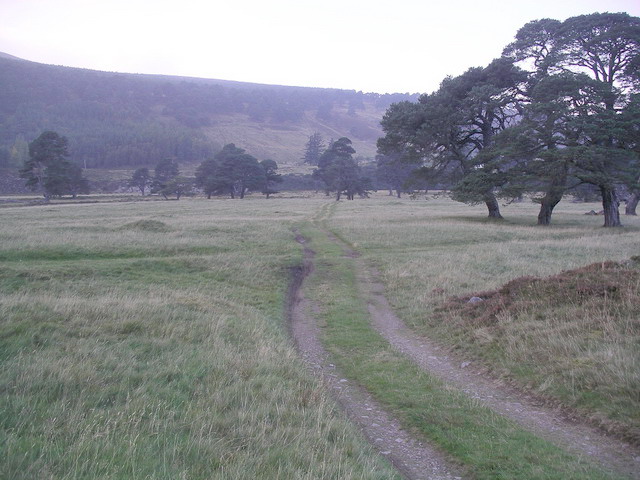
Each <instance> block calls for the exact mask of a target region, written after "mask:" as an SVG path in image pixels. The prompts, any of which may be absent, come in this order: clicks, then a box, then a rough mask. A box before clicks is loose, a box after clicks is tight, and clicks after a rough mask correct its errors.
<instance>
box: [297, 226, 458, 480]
mask: <svg viewBox="0 0 640 480" xmlns="http://www.w3.org/2000/svg"><path fill="white" fill-rule="evenodd" d="M296 241H297V242H298V243H300V244H302V245H303V247H304V261H303V266H302V267H300V268H297V269H295V270H294V271H293V278H292V281H291V284H290V287H289V295H288V297H289V301H288V304H287V314H288V317H289V328H290V333H291V336H292V338H293V340H294V342H295V345H296V348H297V349H298V352H299V354H300V356H301V357H302V358H303V359H304V361H305V363H306V364H307V366H308V367H309V370H310V371H311V372H312V373H313V374H314V375H316V376H318V377H319V378H321V379H322V381H323V382H324V384H325V385H326V388H327V390H329V391H330V392H331V393H332V394H333V396H334V398H335V399H336V400H337V402H338V403H339V405H340V406H341V407H342V408H343V409H344V411H345V412H346V413H347V415H348V416H349V418H350V419H351V421H352V422H354V423H355V424H356V425H357V426H358V427H359V428H360V430H361V431H362V433H363V435H364V436H365V438H366V439H367V440H368V441H369V443H370V444H371V445H372V446H373V448H374V449H376V450H377V451H378V452H379V453H380V455H383V456H384V457H385V458H387V459H388V460H389V461H390V462H391V463H392V464H393V465H394V467H396V469H397V470H398V471H399V472H400V473H401V474H402V475H403V476H404V477H405V478H407V479H410V480H420V479H434V480H435V479H448V480H459V479H461V478H462V474H461V469H460V468H457V467H455V466H453V465H452V464H450V463H449V462H447V460H446V459H445V457H444V455H443V454H442V453H440V452H439V451H438V450H436V449H435V448H433V447H431V446H429V445H426V444H424V443H423V442H420V441H418V440H416V439H415V438H413V437H412V436H411V435H409V433H407V432H406V431H404V430H402V429H401V428H400V424H399V422H398V421H397V420H395V419H394V418H393V416H392V415H390V414H389V413H388V412H386V411H385V410H384V409H382V408H381V407H380V405H378V404H377V402H376V401H375V400H374V399H373V398H372V397H371V396H370V395H369V394H368V393H367V392H365V391H364V390H363V389H362V388H359V387H358V386H357V385H354V384H353V383H352V382H351V381H349V380H347V379H346V378H345V377H344V376H343V375H341V373H340V371H339V370H338V369H337V368H336V366H335V365H333V364H332V363H330V361H329V360H328V354H327V352H326V350H325V349H324V347H323V346H322V344H321V342H320V330H319V327H318V324H317V317H318V309H317V307H316V306H315V305H314V304H313V302H311V301H310V300H309V299H308V298H306V297H305V296H304V295H303V285H304V281H305V279H306V278H307V277H308V276H309V275H312V274H313V273H314V264H313V258H314V255H315V254H314V252H313V251H312V250H311V249H309V248H308V247H307V246H306V245H305V239H304V238H303V237H302V236H301V235H299V234H297V235H296Z"/></svg>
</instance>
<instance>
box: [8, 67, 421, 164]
mask: <svg viewBox="0 0 640 480" xmlns="http://www.w3.org/2000/svg"><path fill="white" fill-rule="evenodd" d="M0 85H1V86H2V88H0V167H19V166H20V165H22V163H23V162H24V161H25V159H26V157H27V155H28V154H27V145H28V142H30V141H31V140H33V139H34V138H36V137H37V136H38V135H39V134H40V133H41V132H42V131H44V130H55V131H57V132H59V133H60V134H61V135H64V136H66V137H67V138H68V139H69V153H70V159H71V161H73V162H75V163H77V164H79V165H81V166H86V167H89V168H117V167H135V166H140V165H154V164H156V163H157V162H158V161H159V160H160V159H162V158H173V159H175V160H176V161H178V162H179V163H192V162H200V161H202V160H203V159H204V158H209V157H211V156H212V155H213V154H214V153H215V152H217V151H218V150H219V149H220V148H221V146H222V145H219V144H216V143H215V141H212V140H211V139H209V138H208V137H207V135H206V133H205V132H204V128H203V127H212V128H215V123H216V117H218V116H220V115H244V116H245V117H246V118H247V119H249V120H250V121H251V122H254V123H257V124H259V123H261V122H267V121H268V122H275V123H281V124H295V123H296V122H298V121H300V119H301V118H302V117H303V116H304V115H305V112H307V113H308V114H312V115H315V117H316V118H323V116H324V117H326V119H327V120H330V112H331V109H332V108H333V107H334V106H336V105H340V106H342V107H347V108H348V109H349V112H352V113H354V114H356V113H357V111H358V110H359V109H362V108H363V106H364V103H365V102H367V103H369V104H374V105H375V106H376V107H377V108H379V109H380V110H381V111H384V109H386V108H387V107H388V106H389V105H391V104H392V103H394V102H398V101H402V100H408V99H411V98H416V96H412V95H408V94H385V95H379V94H374V93H363V92H356V91H349V90H337V89H319V88H304V87H283V86H271V85H260V84H251V83H241V82H231V81H222V80H205V79H197V78H184V77H170V76H161V75H136V74H122V73H109V72H99V71H93V70H84V69H78V68H69V67H60V66H52V65H43V64H39V63H34V62H29V61H25V60H20V59H16V58H14V57H10V56H8V55H0Z"/></svg>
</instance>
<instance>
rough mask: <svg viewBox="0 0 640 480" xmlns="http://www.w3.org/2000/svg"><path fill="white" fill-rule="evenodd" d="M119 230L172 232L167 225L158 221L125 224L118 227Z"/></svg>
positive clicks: (139, 221)
mask: <svg viewBox="0 0 640 480" xmlns="http://www.w3.org/2000/svg"><path fill="white" fill-rule="evenodd" d="M120 230H140V231H143V232H158V233H166V232H170V231H171V230H173V229H172V228H171V227H170V226H169V225H167V224H166V223H164V222H161V221H160V220H138V221H136V222H131V223H126V224H125V225H122V226H121V227H120Z"/></svg>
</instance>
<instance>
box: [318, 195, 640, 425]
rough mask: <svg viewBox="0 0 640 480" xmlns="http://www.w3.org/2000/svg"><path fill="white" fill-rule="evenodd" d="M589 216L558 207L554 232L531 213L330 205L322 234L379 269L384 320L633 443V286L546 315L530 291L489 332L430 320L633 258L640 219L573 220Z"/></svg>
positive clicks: (638, 355)
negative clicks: (492, 216)
mask: <svg viewBox="0 0 640 480" xmlns="http://www.w3.org/2000/svg"><path fill="white" fill-rule="evenodd" d="M591 209H594V210H598V206H597V205H595V204H582V203H575V204H574V203H570V202H562V203H560V204H559V205H558V207H557V208H556V210H557V211H556V213H554V218H553V222H554V225H552V226H550V227H538V226H536V225H535V218H536V210H537V206H536V205H535V204H533V203H530V202H523V203H520V204H512V205H510V206H508V207H505V208H504V209H503V214H504V215H505V217H506V220H505V221H491V220H489V219H486V218H484V217H485V216H486V213H485V212H484V211H483V209H482V208H481V207H468V206H465V205H462V204H457V203H454V202H451V201H448V200H446V199H442V198H430V199H429V200H427V201H424V200H422V201H411V200H398V199H392V198H389V197H383V196H376V197H374V198H372V199H370V200H369V201H367V202H352V203H342V204H340V208H338V209H337V210H336V212H335V215H334V216H333V217H331V218H330V219H329V224H330V225H331V227H332V228H333V229H334V230H335V231H336V232H337V233H338V234H339V235H340V236H341V238H343V239H346V240H347V241H349V242H351V243H353V244H354V245H355V246H357V248H358V249H359V250H360V251H361V252H362V253H363V255H364V256H365V258H366V259H367V260H368V261H369V262H371V263H374V264H376V265H377V266H378V268H379V269H380V271H381V274H382V278H383V281H384V283H385V284H386V287H387V294H388V296H389V297H390V301H391V302H392V304H393V306H394V308H395V309H396V311H397V312H398V313H399V314H400V315H401V317H402V318H403V319H404V321H405V322H407V323H408V324H409V325H411V326H412V327H413V328H415V329H416V330H417V331H418V332H421V333H424V334H426V335H428V336H432V337H436V338H438V339H439V340H440V341H441V342H443V343H444V344H448V345H450V346H451V347H454V348H460V349H463V350H465V351H466V352H467V354H470V355H474V356H476V357H478V358H479V359H481V360H482V361H483V362H485V363H486V364H488V365H489V366H491V367H492V368H493V369H494V370H495V371H496V372H498V373H500V374H504V375H506V376H508V377H510V378H512V379H515V380H517V381H518V382H520V384H521V385H523V386H525V387H529V388H532V389H533V390H534V391H535V392H536V393H538V394H540V395H542V396H547V397H548V398H549V399H550V400H553V401H555V402H557V403H561V404H563V405H566V406H571V407H576V408H579V409H583V411H584V412H586V413H587V414H588V415H593V416H595V417H597V418H600V419H601V420H603V421H605V423H606V421H607V419H608V420H611V421H615V422H622V425H619V424H616V423H615V422H614V424H613V425H612V426H611V428H612V429H614V430H615V429H616V428H618V427H621V428H623V429H624V430H625V431H626V432H627V433H629V434H631V435H632V436H636V435H637V434H638V433H640V417H639V416H638V412H640V398H638V395H637V392H638V391H640V376H639V375H638V371H639V369H638V366H639V365H640V349H638V342H640V323H639V322H640V320H639V319H640V315H639V313H640V312H639V310H638V308H639V304H638V301H637V299H638V298H639V297H638V294H639V293H640V286H639V285H638V284H637V282H636V283H633V282H632V284H630V285H629V286H628V287H624V288H627V289H629V292H630V293H629V294H628V295H627V294H625V296H624V298H623V299H621V300H620V301H618V302H616V300H615V299H613V298H610V299H608V300H607V299H605V298H604V297H602V298H601V297H600V296H598V295H595V294H594V295H592V296H591V297H589V298H586V299H582V300H580V301H578V299H577V298H576V295H570V293H571V292H570V291H563V292H564V293H565V294H566V295H565V300H566V301H565V303H563V304H562V305H560V304H557V303H554V304H551V303H550V299H549V296H548V295H545V294H544V292H542V291H538V293H536V294H532V295H530V296H529V297H527V298H524V299H523V300H526V302H523V303H522V304H521V305H523V306H522V308H519V310H517V311H516V310H513V309H512V310H505V311H503V312H502V313H500V314H499V315H498V317H497V319H496V321H495V322H494V323H492V324H491V325H487V324H485V323H482V322H479V321H474V320H473V316H471V317H469V318H467V319H466V320H463V319H461V317H460V315H459V314H458V313H456V312H454V311H453V310H452V311H451V312H450V314H447V312H444V313H443V312H442V310H441V307H442V306H443V305H445V304H447V303H449V302H451V301H452V300H451V299H452V298H455V297H461V298H460V299H459V300H457V301H458V303H463V302H464V298H462V297H464V296H465V295H466V298H467V299H468V297H469V296H470V295H472V294H479V293H481V292H486V291H490V290H494V289H498V288H499V287H501V286H502V285H504V284H506V283H507V282H509V281H511V280H513V279H516V278H518V277H523V276H534V277H540V278H545V277H548V276H550V275H556V274H559V273H560V272H562V271H564V270H569V269H575V268H578V267H583V266H585V265H588V264H592V263H596V262H604V261H606V260H616V261H625V260H628V259H629V258H630V257H632V256H634V255H638V254H639V253H640V242H639V241H638V239H639V238H640V219H638V218H635V217H628V216H625V217H623V223H624V224H625V227H624V228H620V229H605V228H602V227H601V224H602V217H592V216H586V215H584V213H585V212H588V211H589V210H591ZM622 274H623V273H622V272H621V273H619V274H616V275H618V276H619V277H620V279H621V278H622V277H621V275H622ZM594 275H596V276H595V277H593V278H592V279H591V281H592V282H595V283H597V281H598V277H597V275H600V274H598V273H597V272H596V273H595V274H594ZM602 281H603V282H604V281H605V280H604V277H602ZM542 284H544V282H542ZM561 285H562V284H561ZM616 288H617V287H616ZM527 302H528V303H527ZM525 307H526V308H525ZM633 432H636V433H633ZM637 438H640V436H638V437H637Z"/></svg>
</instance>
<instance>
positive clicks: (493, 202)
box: [378, 13, 640, 226]
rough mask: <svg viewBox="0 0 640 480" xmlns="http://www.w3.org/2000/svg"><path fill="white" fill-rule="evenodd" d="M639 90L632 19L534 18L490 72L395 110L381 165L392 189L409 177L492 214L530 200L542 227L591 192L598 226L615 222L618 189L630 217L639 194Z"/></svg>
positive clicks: (479, 71)
mask: <svg viewBox="0 0 640 480" xmlns="http://www.w3.org/2000/svg"><path fill="white" fill-rule="evenodd" d="M639 89H640V19H639V18H637V17H631V16H629V15H628V14H626V13H595V14H591V15H581V16H577V17H572V18H569V19H567V20H565V21H564V22H560V21H557V20H550V19H543V20H536V21H533V22H529V23H527V24H526V25H525V26H523V27H522V28H521V29H520V30H519V31H518V33H517V35H516V39H515V41H513V42H512V43H511V44H509V45H508V46H507V47H506V48H505V49H504V52H503V55H502V57H501V58H499V59H496V60H494V61H493V62H491V63H490V64H489V65H488V66H486V67H475V68H471V69H469V70H467V71H466V72H465V73H463V74H462V75H460V76H457V77H447V78H446V79H444V80H443V82H442V84H441V85H440V88H439V89H438V90H437V91H435V92H434V93H431V94H425V95H422V96H421V97H420V98H419V100H418V102H416V103H414V102H408V101H406V102H399V103H396V104H394V105H392V106H390V107H389V109H388V110H387V112H386V114H385V116H384V118H383V121H382V126H383V130H384V132H385V135H384V137H383V138H381V139H380V140H379V141H378V151H379V153H380V158H379V164H380V166H381V169H383V170H386V171H387V172H388V179H389V182H391V183H393V184H394V188H401V186H402V185H403V184H404V183H405V182H406V181H407V180H408V179H409V178H410V177H411V176H415V175H418V176H422V178H426V179H429V180H430V181H446V182H448V183H451V184H452V185H453V187H452V194H453V198H454V199H456V200H459V201H462V202H467V203H484V204H486V206H487V210H488V213H489V216H490V217H493V218H501V213H500V206H499V202H498V198H505V199H514V198H518V197H520V196H522V195H524V194H526V193H529V194H532V195H533V197H534V200H535V201H536V202H538V203H539V204H540V212H539V215H538V223H539V224H541V225H547V224H549V223H550V222H551V216H552V213H553V209H554V207H555V206H556V205H557V204H558V202H559V201H560V200H561V199H562V198H563V196H564V195H565V193H567V192H572V191H575V189H577V188H580V187H583V186H585V185H586V186H591V187H592V188H593V189H596V190H597V191H598V193H599V196H600V198H601V200H602V204H603V213H604V224H605V226H618V225H620V218H619V213H618V205H619V198H620V194H621V193H624V194H625V195H626V196H627V213H629V214H635V208H636V205H637V202H638V197H639V194H640V183H639V182H640V163H639V153H640V95H639V94H638V91H639Z"/></svg>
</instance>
